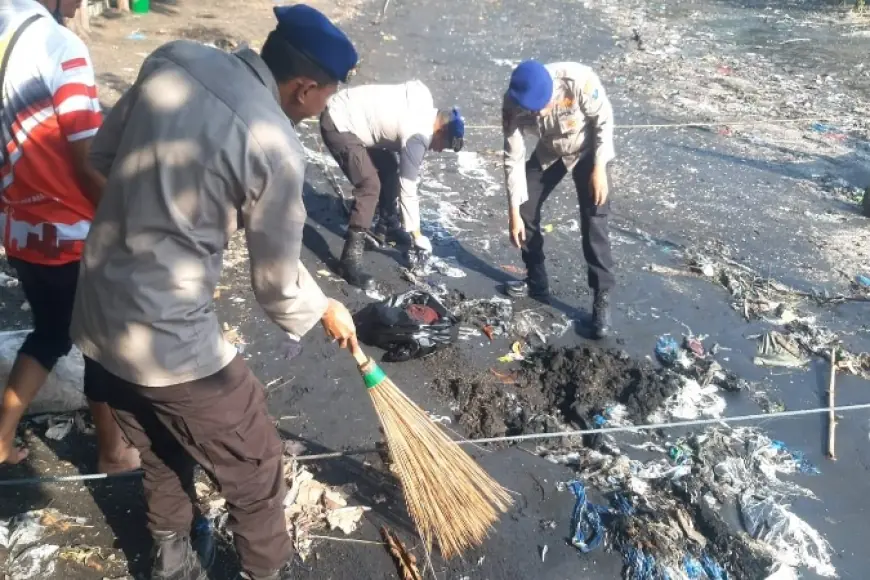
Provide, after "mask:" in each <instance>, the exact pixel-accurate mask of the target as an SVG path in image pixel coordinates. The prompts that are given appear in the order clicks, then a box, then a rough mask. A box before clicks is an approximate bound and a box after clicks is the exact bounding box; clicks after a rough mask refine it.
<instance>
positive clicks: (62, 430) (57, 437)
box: [45, 417, 73, 441]
mask: <svg viewBox="0 0 870 580" xmlns="http://www.w3.org/2000/svg"><path fill="white" fill-rule="evenodd" d="M48 423H49V427H48V429H46V430H45V436H46V437H48V438H49V439H51V440H53V441H62V440H63V439H65V438H66V436H67V435H69V434H70V432H71V431H72V428H73V418H72V417H52V418H51V419H49V421H48Z"/></svg>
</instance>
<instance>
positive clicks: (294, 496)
mask: <svg viewBox="0 0 870 580" xmlns="http://www.w3.org/2000/svg"><path fill="white" fill-rule="evenodd" d="M284 473H285V474H286V477H287V479H288V485H289V491H288V492H287V497H286V498H285V499H284V513H285V515H286V517H287V522H288V526H289V529H288V531H289V532H290V535H291V537H292V538H293V543H294V544H295V546H296V550H297V552H298V553H299V556H300V558H302V560H303V561H304V560H306V559H307V558H308V556H309V555H310V554H311V545H312V541H313V540H312V538H310V537H309V536H310V534H311V532H313V531H315V530H318V529H322V528H324V527H328V528H329V529H331V530H335V529H340V530H341V531H342V532H344V533H345V534H346V535H350V534H352V533H353V532H354V531H355V530H356V528H357V526H358V524H359V521H360V520H361V519H362V516H363V513H364V512H366V511H368V510H369V508H368V507H365V506H348V505H347V499H346V498H345V496H344V494H343V493H342V492H341V491H340V490H339V489H337V488H332V487H328V486H326V485H324V484H322V483H320V482H319V481H317V480H316V479H314V475H313V474H312V473H311V472H310V471H308V469H307V468H305V467H303V466H301V465H300V464H298V463H297V462H296V461H294V460H292V459H291V460H289V461H287V464H286V465H285V467H284Z"/></svg>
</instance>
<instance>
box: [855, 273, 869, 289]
mask: <svg viewBox="0 0 870 580" xmlns="http://www.w3.org/2000/svg"><path fill="white" fill-rule="evenodd" d="M855 282H857V283H858V285H859V286H863V287H864V288H870V278H868V277H867V276H864V275H863V274H858V275H857V276H855Z"/></svg>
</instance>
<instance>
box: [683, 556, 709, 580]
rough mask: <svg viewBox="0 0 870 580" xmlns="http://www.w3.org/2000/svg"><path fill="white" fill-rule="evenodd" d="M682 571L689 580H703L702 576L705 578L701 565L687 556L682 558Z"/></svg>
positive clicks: (692, 557)
mask: <svg viewBox="0 0 870 580" xmlns="http://www.w3.org/2000/svg"><path fill="white" fill-rule="evenodd" d="M683 571H684V572H685V573H686V576H688V577H689V580H704V576H706V572H704V566H703V564H701V562H699V561H698V559H697V558H695V557H694V556H690V555H688V554H687V555H685V556H684V557H683Z"/></svg>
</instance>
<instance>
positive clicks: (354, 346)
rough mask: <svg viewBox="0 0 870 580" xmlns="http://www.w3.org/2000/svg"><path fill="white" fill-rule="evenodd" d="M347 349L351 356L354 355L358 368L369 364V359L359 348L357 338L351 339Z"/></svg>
mask: <svg viewBox="0 0 870 580" xmlns="http://www.w3.org/2000/svg"><path fill="white" fill-rule="evenodd" d="M347 349H348V350H349V351H350V354H351V355H353V358H354V360H355V361H356V364H357V366H360V367H361V366H363V365H364V364H366V363H367V362H369V357H367V356H366V354H365V353H364V352H363V351H362V349H361V348H360V347H359V342H357V339H356V337H353V338H352V339H350V340H349V341H348V343H347Z"/></svg>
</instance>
